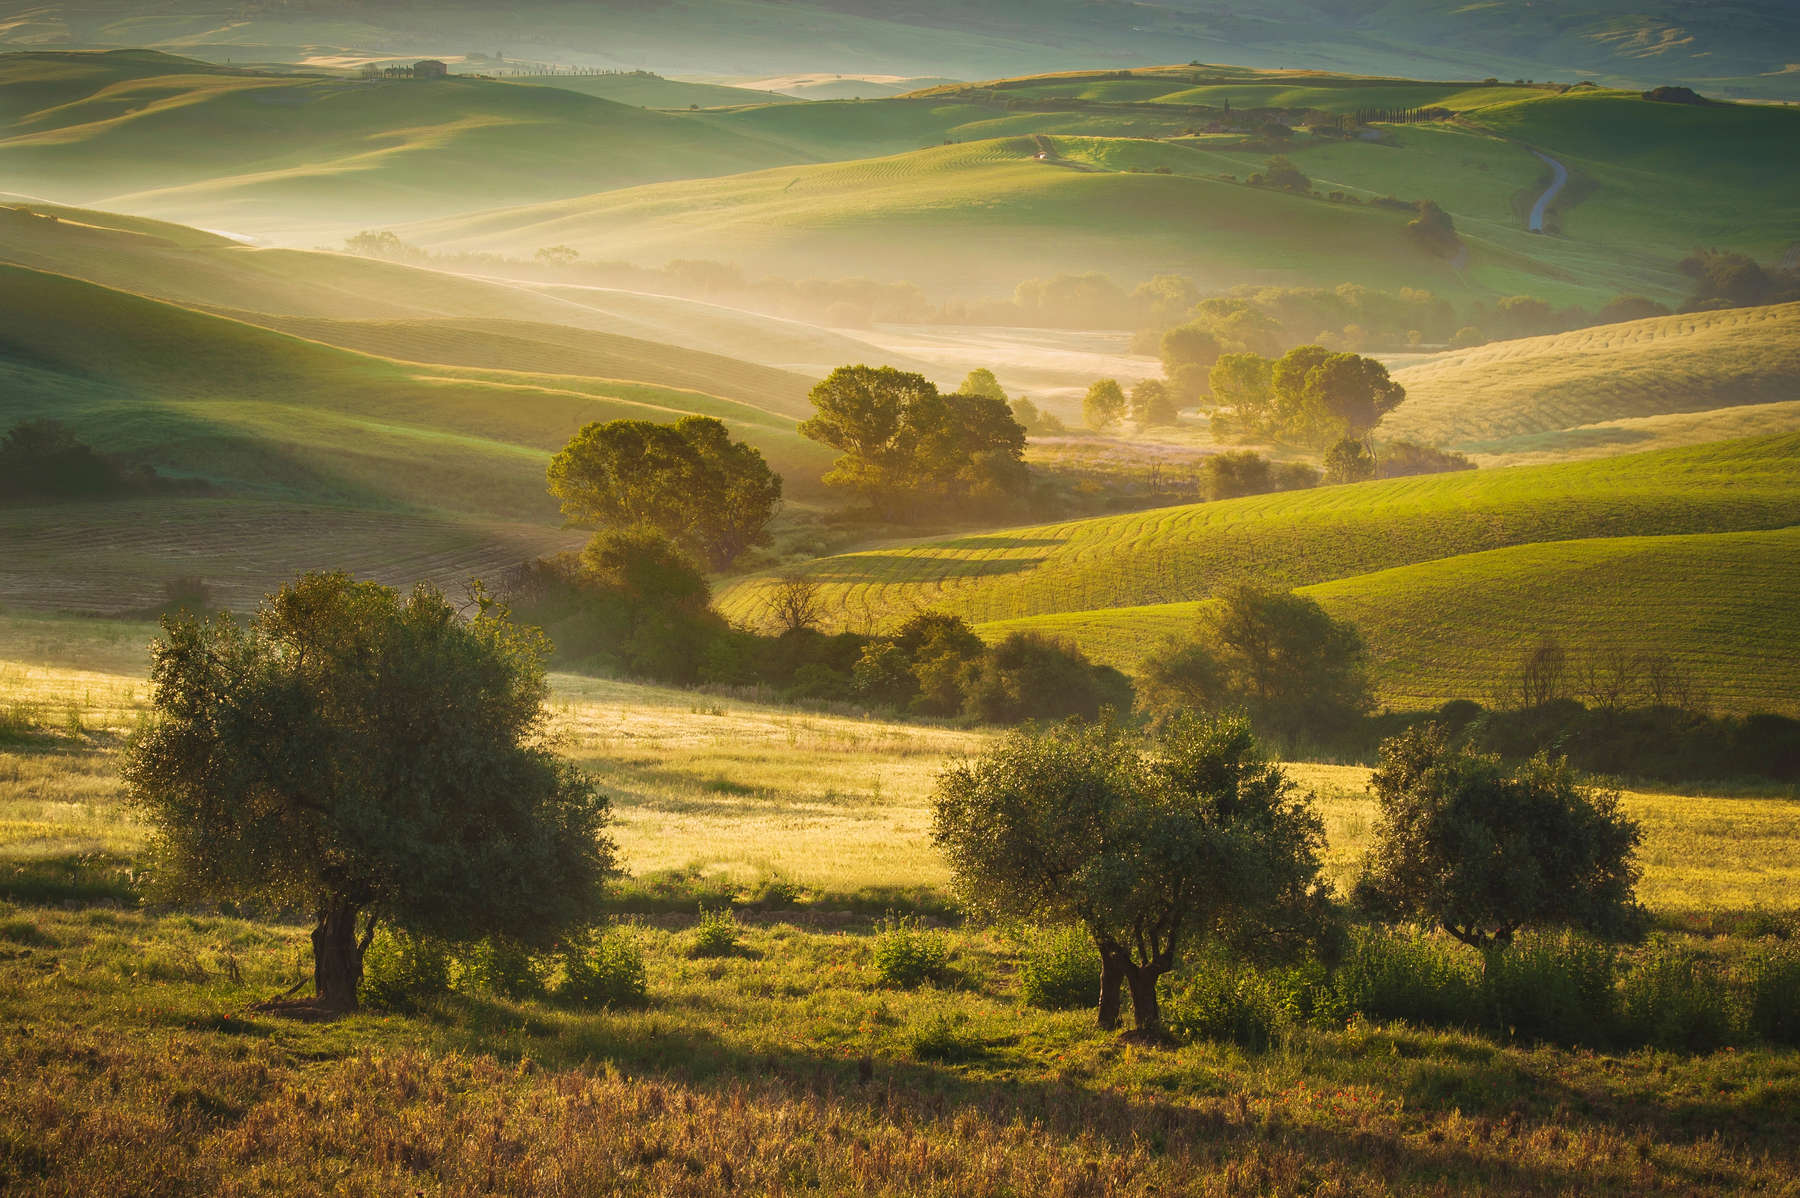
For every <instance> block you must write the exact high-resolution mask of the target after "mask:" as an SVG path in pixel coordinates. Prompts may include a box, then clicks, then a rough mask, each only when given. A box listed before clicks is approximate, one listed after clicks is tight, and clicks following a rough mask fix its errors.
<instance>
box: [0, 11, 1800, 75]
mask: <svg viewBox="0 0 1800 1198" xmlns="http://www.w3.org/2000/svg"><path fill="white" fill-rule="evenodd" d="M0 21H3V22H4V23H5V25H6V26H7V27H8V34H9V37H10V39H11V40H12V41H13V43H14V44H20V45H33V44H37V45H51V46H69V45H86V46H121V45H156V46H160V47H163V48H179V49H191V50H193V51H194V52H196V53H201V54H202V55H204V56H207V57H224V56H226V55H236V56H237V57H238V59H239V60H240V61H243V60H250V61H272V60H283V59H285V60H289V61H293V60H300V59H305V58H311V57H316V56H320V55H324V54H329V53H330V52H331V51H332V50H345V49H351V48H354V49H356V50H360V51H365V52H370V51H372V52H376V53H380V54H389V55H408V54H410V55H425V54H435V55H437V56H439V57H443V56H445V55H446V54H457V55H460V54H462V53H464V52H465V51H467V50H468V49H469V48H471V47H480V48H482V49H483V50H486V49H487V48H489V47H493V46H504V47H505V52H506V54H507V56H508V58H509V59H515V60H517V59H523V60H527V61H530V60H533V59H536V60H541V61H552V62H559V63H565V64H567V63H575V64H580V65H584V66H601V67H624V68H637V67H647V68H651V69H654V70H659V71H664V72H672V73H677V74H683V73H686V74H700V73H714V74H724V75H743V74H745V73H746V72H796V71H805V72H819V71H824V70H830V71H843V72H877V73H902V74H913V75H948V76H951V77H960V78H966V79H978V78H985V77H992V76H995V75H1002V74H1016V73H1019V72H1023V71H1041V70H1049V69H1056V68H1065V67H1076V66H1084V65H1086V66H1092V65H1102V66H1131V65H1144V64H1148V63H1155V62H1170V61H1187V60H1190V59H1198V60H1202V61H1208V62H1216V61H1230V62H1250V63H1253V64H1255V65H1260V66H1270V67H1273V66H1285V65H1293V64H1297V63H1307V64H1311V65H1317V66H1323V67H1329V68H1332V69H1337V70H1349V71H1356V72H1361V73H1365V74H1367V73H1393V72H1396V71H1399V70H1402V69H1412V70H1415V71H1417V72H1419V73H1422V74H1427V75H1434V76H1441V77H1458V76H1462V77H1469V78H1476V79H1479V78H1481V77H1483V76H1485V75H1499V76H1503V77H1505V78H1512V77H1514V76H1524V77H1537V78H1545V77H1555V78H1567V79H1574V78H1599V79H1606V78H1623V79H1628V80H1631V81H1634V82H1637V83H1638V84H1639V85H1640V86H1642V85H1647V84H1652V83H1661V82H1667V81H1669V80H1681V81H1689V80H1693V79H1696V78H1709V79H1716V80H1721V81H1729V82H1730V83H1731V84H1732V85H1734V86H1738V87H1741V88H1744V89H1746V90H1747V91H1751V92H1752V93H1753V94H1763V95H1779V94H1783V84H1784V83H1785V82H1787V81H1786V80H1783V79H1782V78H1781V77H1780V75H1781V72H1782V71H1783V68H1784V67H1786V65H1787V58H1786V57H1784V54H1787V48H1788V47H1791V46H1793V45H1794V44H1795V42H1796V40H1797V39H1800V20H1797V19H1796V17H1795V14H1794V12H1793V10H1792V8H1791V6H1789V5H1786V4H1784V3H1782V2H1781V0H1738V2H1737V3H1734V4H1732V5H1729V6H1723V5H1720V6H1714V5H1696V4H1691V3H1684V2H1683V0H1568V2H1565V3H1559V4H1554V5H1549V4H1543V3H1532V2H1531V0H1488V2H1487V3H1482V4H1468V3H1463V2H1461V0H1359V2H1357V3H1322V2H1321V0H1263V2H1262V3H1259V4H1257V5H1255V6H1253V7H1245V6H1243V5H1240V4H1226V3H1221V2H1220V0H1169V2H1167V3H1162V4H1155V5H1150V4H1136V5H1111V4H1093V3H1090V2H1087V0H990V2H988V3H982V4H978V5H971V4H966V3H954V2H952V0H911V2H909V3H906V4H903V5H895V4H884V3H873V2H871V0H808V2H804V3H797V2H789V0H663V2H661V3H657V4H654V5H641V4H626V3H618V2H606V3H590V4H571V3H568V2H567V0H511V2H509V3H505V4H493V3H483V2H478V0H413V2H411V3H408V4H405V5H395V4H388V3H375V2H372V0H346V2H342V3H335V4H330V5H325V4H308V5H297V4H250V5H246V4H242V3H232V2H230V0H147V2H146V0H8V2H7V3H5V4H4V5H0ZM796 30H805V36H801V37H796V36H795V31H796Z"/></svg>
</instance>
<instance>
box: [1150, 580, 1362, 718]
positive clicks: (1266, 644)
mask: <svg viewBox="0 0 1800 1198" xmlns="http://www.w3.org/2000/svg"><path fill="white" fill-rule="evenodd" d="M1140 673H1141V675H1142V678H1143V686H1144V697H1145V704H1146V706H1148V707H1149V708H1150V709H1151V710H1153V711H1158V712H1162V713H1169V712H1177V711H1182V710H1188V709H1192V710H1197V711H1210V712H1223V711H1232V710H1241V711H1244V712H1246V713H1247V714H1248V715H1249V717H1250V720H1251V723H1252V724H1254V725H1255V727H1256V728H1257V729H1258V730H1260V731H1261V732H1263V733H1264V734H1265V735H1271V736H1275V737H1279V738H1281V739H1283V740H1286V741H1303V740H1313V741H1329V740H1330V739H1331V738H1332V737H1334V736H1335V735H1337V734H1338V733H1340V732H1341V731H1343V730H1344V729H1345V728H1346V727H1347V726H1348V725H1350V724H1352V723H1353V722H1354V721H1355V720H1356V719H1357V718H1358V717H1359V716H1361V715H1362V714H1363V713H1364V712H1365V711H1367V710H1368V707H1369V703H1370V697H1369V679H1368V654H1367V650H1366V649H1365V648H1364V646H1363V641H1362V637H1361V636H1360V635H1359V634H1358V633H1357V631H1356V627H1355V626H1354V625H1352V624H1349V623H1347V622H1345V621H1342V620H1334V619H1333V618H1332V617H1331V616H1330V615H1329V614H1327V613H1326V611H1325V609H1324V608H1322V607H1320V606H1319V604H1318V603H1317V601H1315V600H1313V599H1309V598H1307V597H1305V596H1303V595H1294V594H1289V593H1286V592H1282V591H1264V590H1258V589H1257V588H1255V587H1248V586H1244V587H1238V588H1236V589H1234V590H1232V591H1230V592H1228V593H1227V594H1225V595H1224V596H1222V597H1221V598H1220V599H1219V600H1218V601H1217V602H1216V603H1215V604H1213V605H1211V606H1209V607H1208V608H1207V609H1206V610H1205V611H1204V613H1203V615H1202V616H1201V619H1200V623H1199V626H1198V627H1197V628H1196V629H1195V631H1194V633H1193V634H1191V635H1188V636H1183V637H1174V638H1171V639H1170V640H1168V641H1166V642H1165V643H1164V644H1163V645H1161V646H1160V647H1159V648H1158V649H1157V650H1156V652H1154V653H1152V654H1151V655H1150V656H1149V657H1148V658H1147V659H1146V660H1145V661H1144V663H1143V666H1142V669H1141V671H1140Z"/></svg>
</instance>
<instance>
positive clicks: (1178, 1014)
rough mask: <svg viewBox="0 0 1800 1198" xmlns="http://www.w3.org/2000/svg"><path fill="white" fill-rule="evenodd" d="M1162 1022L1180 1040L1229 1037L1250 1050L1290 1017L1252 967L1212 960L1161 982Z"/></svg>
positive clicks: (1267, 1041) (1272, 1035) (1261, 1046)
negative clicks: (1205, 964) (1163, 989)
mask: <svg viewBox="0 0 1800 1198" xmlns="http://www.w3.org/2000/svg"><path fill="white" fill-rule="evenodd" d="M1164 986H1165V993H1164V996H1163V1026H1164V1027H1166V1028H1167V1029H1168V1030H1169V1032H1170V1033H1171V1034H1173V1035H1175V1036H1177V1037H1180V1038H1181V1039H1184V1040H1229V1041H1231V1042H1232V1043H1234V1044H1241V1045H1243V1046H1244V1047H1245V1048H1248V1049H1251V1050H1252V1051H1255V1052H1261V1051H1263V1050H1264V1049H1266V1048H1268V1047H1269V1046H1270V1045H1272V1044H1273V1043H1274V1042H1275V1040H1276V1038H1277V1037H1278V1036H1279V1035H1280V1034H1281V1031H1282V1029H1283V1028H1284V1027H1286V1026H1287V1025H1288V1024H1289V1022H1290V1016H1289V1013H1288V1012H1287V1011H1286V1010H1285V1009H1284V1007H1283V1004H1282V1002H1281V999H1280V997H1279V995H1278V993H1277V991H1276V988H1275V987H1273V986H1271V985H1270V984H1269V981H1268V980H1267V979H1266V978H1264V977H1263V976H1262V975H1261V974H1260V973H1258V972H1257V971H1255V970H1253V969H1247V968H1237V967H1233V966H1232V965H1229V964H1227V963H1224V962H1213V963H1209V964H1208V965H1207V966H1205V967H1202V968H1200V969H1196V970H1195V971H1194V972H1192V973H1189V974H1185V975H1182V976H1179V977H1177V976H1174V975H1170V976H1169V978H1167V979H1166V980H1165V982H1164Z"/></svg>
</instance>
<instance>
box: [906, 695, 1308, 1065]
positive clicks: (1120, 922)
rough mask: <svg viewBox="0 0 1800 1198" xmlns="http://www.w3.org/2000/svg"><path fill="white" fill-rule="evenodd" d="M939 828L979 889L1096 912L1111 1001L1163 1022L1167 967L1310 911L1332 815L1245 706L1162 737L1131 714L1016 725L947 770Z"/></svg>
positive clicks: (974, 899) (1006, 902)
mask: <svg viewBox="0 0 1800 1198" xmlns="http://www.w3.org/2000/svg"><path fill="white" fill-rule="evenodd" d="M933 839H934V840H935V842H936V843H937V845H938V847H939V848H940V849H941V850H943V852H944V854H945V855H946V857H947V858H948V859H949V862H950V866H951V869H952V870H953V871H954V874H955V877H956V880H957V884H958V886H959V888H960V889H961V890H962V892H963V893H964V895H965V896H966V897H967V900H968V901H969V903H970V904H971V905H972V906H973V907H975V908H976V909H977V910H979V911H983V912H985V913H988V914H990V915H996V916H1005V917H1014V918H1023V919H1032V920H1044V919H1051V920H1066V921H1069V922H1072V923H1079V924H1081V925H1082V926H1084V927H1085V928H1086V929H1087V930H1088V932H1089V934H1090V935H1092V936H1093V938H1094V943H1095V945H1096V947H1097V948H1098V949H1099V952H1100V960H1101V979H1100V993H1099V995H1098V1017H1099V1021H1100V1024H1101V1026H1103V1027H1109V1028H1110V1027H1114V1026H1116V1025H1117V1022H1118V1017H1119V1007H1120V991H1121V988H1122V987H1129V990H1130V993H1131V1000H1132V1014H1133V1022H1134V1023H1135V1024H1136V1027H1137V1030H1138V1031H1139V1032H1140V1033H1141V1034H1144V1035H1157V1034H1159V1032H1160V1029H1161V1015H1160V1011H1159V1008H1158V1003H1157V996H1156V982H1157V979H1158V978H1159V977H1161V976H1162V975H1163V974H1165V973H1167V972H1168V971H1169V970H1171V969H1173V968H1174V967H1175V965H1176V963H1177V961H1178V959H1179V955H1180V952H1181V950H1182V948H1183V946H1184V945H1185V944H1189V943H1192V942H1193V941H1195V940H1198V939H1202V938H1204V937H1207V936H1229V937H1233V938H1238V937H1242V936H1244V935H1246V934H1247V933H1249V932H1250V931H1251V930H1252V929H1254V928H1267V927H1271V926H1277V925H1281V924H1289V925H1292V924H1295V923H1298V922H1301V921H1302V920H1303V918H1304V917H1305V914H1306V913H1309V912H1310V911H1311V910H1313V909H1314V907H1315V906H1316V904H1317V903H1318V901H1319V893H1318V889H1317V885H1318V874H1319V852H1320V849H1321V847H1322V845H1323V840H1324V828H1323V825H1322V823H1321V822H1320V820H1319V818H1318V816H1317V815H1316V814H1314V813H1313V811H1312V808H1311V803H1310V800H1309V799H1308V798H1305V797H1302V796H1301V795H1299V794H1298V793H1297V792H1296V791H1295V789H1294V787H1293V786H1292V784H1291V783H1290V782H1289V781H1288V779H1287V777H1286V775H1285V774H1284V773H1283V772H1282V771H1281V769H1280V768H1279V767H1278V766H1276V765H1274V764H1273V763H1272V762H1270V761H1269V760H1268V759H1267V758H1266V757H1264V756H1263V755H1262V753H1261V751H1260V750H1259V749H1258V748H1257V746H1256V742H1255V739H1254V738H1253V737H1252V736H1251V734H1250V730H1249V727H1248V725H1247V724H1245V723H1244V722H1243V721H1242V720H1238V719H1225V720H1196V719H1185V718H1184V719H1182V720H1179V721H1177V722H1176V723H1175V724H1173V725H1172V726H1170V727H1169V728H1168V729H1167V730H1165V732H1164V734H1163V735H1162V736H1161V737H1160V738H1159V739H1158V740H1156V741H1155V742H1152V743H1145V742H1144V741H1142V740H1140V739H1138V738H1136V737H1132V736H1128V735H1126V734H1124V733H1123V732H1121V731H1120V730H1118V729H1117V728H1114V727H1111V726H1107V725H1099V726H1081V725H1063V726H1061V727H1058V728H1055V729H1052V730H1050V731H1048V732H1032V731H1024V732H1015V733H1013V734H1011V735H1009V736H1007V737H1005V738H1003V739H1001V740H1000V741H998V742H997V743H996V744H995V745H994V746H993V747H992V748H991V749H990V750H989V751H988V752H987V753H986V754H984V755H983V756H982V757H981V758H979V759H977V760H976V761H973V762H968V763H964V764H961V765H957V766H953V767H952V768H950V769H949V770H947V771H945V773H944V774H943V775H942V776H941V777H940V778H939V779H938V786H937V791H936V794H935V796H934V799H933Z"/></svg>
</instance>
